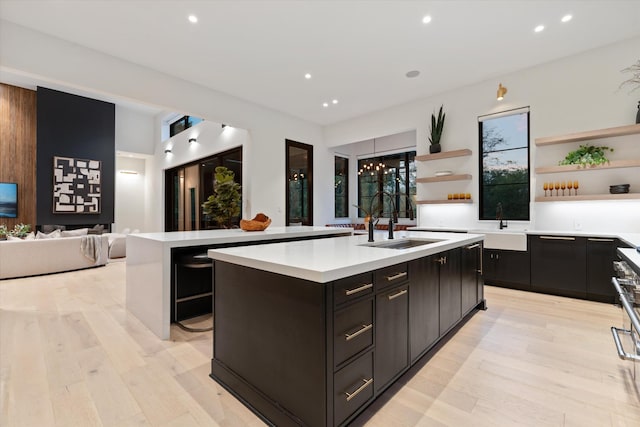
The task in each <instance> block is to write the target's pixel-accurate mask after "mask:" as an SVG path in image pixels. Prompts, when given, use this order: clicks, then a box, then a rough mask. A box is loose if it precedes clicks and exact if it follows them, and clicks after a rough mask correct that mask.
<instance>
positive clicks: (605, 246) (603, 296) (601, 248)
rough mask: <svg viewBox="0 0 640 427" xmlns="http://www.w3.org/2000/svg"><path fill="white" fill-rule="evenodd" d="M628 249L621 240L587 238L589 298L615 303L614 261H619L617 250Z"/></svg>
mask: <svg viewBox="0 0 640 427" xmlns="http://www.w3.org/2000/svg"><path fill="white" fill-rule="evenodd" d="M624 247H628V245H627V244H626V243H624V242H622V241H620V240H619V239H614V238H605V237H588V238H587V298H588V299H590V300H595V301H600V302H609V303H612V304H613V303H615V302H616V301H617V293H616V291H615V288H614V287H613V285H612V284H611V277H613V276H614V275H615V273H614V271H613V261H615V260H617V259H618V258H617V256H616V249H617V248H624Z"/></svg>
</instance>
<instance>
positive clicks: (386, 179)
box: [358, 151, 416, 219]
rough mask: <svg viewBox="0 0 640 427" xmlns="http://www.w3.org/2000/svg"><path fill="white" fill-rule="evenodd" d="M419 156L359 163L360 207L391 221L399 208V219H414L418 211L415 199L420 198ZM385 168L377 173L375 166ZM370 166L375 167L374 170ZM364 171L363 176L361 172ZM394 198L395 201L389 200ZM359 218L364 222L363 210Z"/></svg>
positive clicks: (409, 154)
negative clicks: (417, 179)
mask: <svg viewBox="0 0 640 427" xmlns="http://www.w3.org/2000/svg"><path fill="white" fill-rule="evenodd" d="M415 158H416V152H415V151H409V152H406V153H399V154H391V155H388V156H380V157H375V158H370V159H360V160H358V206H360V207H361V208H364V209H366V210H367V211H373V212H375V213H376V216H378V213H380V210H381V208H382V213H383V214H384V215H385V216H387V217H389V216H390V214H391V213H392V212H393V207H394V206H395V207H396V208H397V211H398V217H399V218H409V219H413V218H414V217H415V209H414V206H413V202H412V199H413V197H412V196H414V195H415V194H416V162H415ZM380 163H382V164H384V168H380V170H376V167H375V165H378V164H380ZM367 165H373V168H371V169H370V170H367V169H366V166H367ZM361 171H362V172H361ZM388 195H390V196H391V197H388ZM358 217H360V218H364V217H365V212H364V211H363V209H358Z"/></svg>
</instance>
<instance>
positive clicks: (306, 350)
mask: <svg viewBox="0 0 640 427" xmlns="http://www.w3.org/2000/svg"><path fill="white" fill-rule="evenodd" d="M461 251H462V249H461V248H456V249H451V250H448V251H446V252H442V253H440V254H436V255H431V256H427V257H423V258H420V259H417V260H411V261H409V262H404V263H400V264H396V265H392V266H389V267H384V268H380V269H377V270H374V271H371V272H368V273H364V274H358V275H354V276H350V277H346V278H343V279H339V280H335V281H333V282H331V283H316V282H313V281H309V280H304V279H299V278H294V277H290V276H286V275H280V274H275V273H270V272H266V271H262V270H257V269H253V268H249V267H243V266H239V265H235V264H231V263H226V262H222V261H216V262H215V267H214V293H215V297H214V304H215V307H214V323H215V325H216V330H215V334H214V346H213V359H212V361H211V376H212V378H214V379H216V380H217V381H219V382H220V383H222V384H223V385H225V387H227V388H228V389H230V390H233V393H234V395H235V396H237V397H238V398H239V399H240V400H241V401H242V402H243V403H245V404H247V406H249V407H250V408H252V409H253V410H254V411H256V412H258V413H259V414H260V415H261V416H263V417H264V418H265V419H266V420H268V421H269V422H270V423H272V424H274V425H278V426H295V425H308V426H343V425H348V424H349V423H351V422H352V421H353V419H354V418H355V417H356V416H357V414H359V413H360V412H361V411H362V410H363V409H364V408H365V407H366V406H367V405H369V404H370V403H371V402H372V400H373V399H375V398H376V397H377V396H379V395H380V394H381V393H382V392H383V391H384V390H385V389H386V388H387V387H389V386H390V385H391V384H393V382H394V381H395V380H396V379H397V378H398V377H399V376H400V375H402V374H403V373H405V372H406V371H407V370H408V369H409V367H410V366H411V365H412V364H413V363H415V362H416V361H417V360H418V359H419V358H420V356H422V355H424V354H425V353H426V352H427V351H428V350H429V349H430V348H432V347H433V345H434V344H435V343H437V342H438V340H439V339H441V338H442V337H443V336H444V335H445V334H446V333H447V332H449V331H450V330H451V329H452V328H453V327H454V326H455V325H456V324H457V323H458V322H460V320H461V318H462V314H463V313H462V283H461V276H462V273H461V264H462V255H461V253H462V252H461ZM472 252H473V248H470V249H469V254H468V255H465V265H468V266H469V269H470V270H469V273H471V272H472V270H471V269H474V270H473V271H476V270H477V262H475V263H474V261H476V257H475V256H474V255H471V253H472ZM474 286H476V287H477V286H478V282H477V281H475V280H474V281H473V283H471V281H469V283H467V284H466V286H465V289H466V291H465V292H467V296H466V297H465V298H466V299H467V303H466V304H467V305H470V304H471V300H472V299H473V298H478V295H482V290H478V289H477V288H475V289H471V288H473V287H474Z"/></svg>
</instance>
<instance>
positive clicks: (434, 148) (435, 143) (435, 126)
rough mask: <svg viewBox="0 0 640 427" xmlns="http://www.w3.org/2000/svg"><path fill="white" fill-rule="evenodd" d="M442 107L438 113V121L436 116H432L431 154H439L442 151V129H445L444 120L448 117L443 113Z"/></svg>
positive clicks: (430, 132) (430, 131)
mask: <svg viewBox="0 0 640 427" xmlns="http://www.w3.org/2000/svg"><path fill="white" fill-rule="evenodd" d="M442 107H443V106H442V105H441V106H440V110H439V111H438V118H437V119H436V116H435V114H431V128H430V129H429V134H430V136H429V142H430V145H429V153H431V154H433V153H439V152H440V150H441V147H440V138H441V137H442V129H443V128H444V118H445V116H446V114H445V113H443V112H442Z"/></svg>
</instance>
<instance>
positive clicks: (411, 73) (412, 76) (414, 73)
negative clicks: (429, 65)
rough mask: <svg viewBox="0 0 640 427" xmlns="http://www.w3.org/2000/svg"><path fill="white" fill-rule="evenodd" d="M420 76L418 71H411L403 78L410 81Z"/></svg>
mask: <svg viewBox="0 0 640 427" xmlns="http://www.w3.org/2000/svg"><path fill="white" fill-rule="evenodd" d="M419 75H420V71H418V70H411V71H407V74H405V76H407V78H409V79H412V78H414V77H418V76H419Z"/></svg>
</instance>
